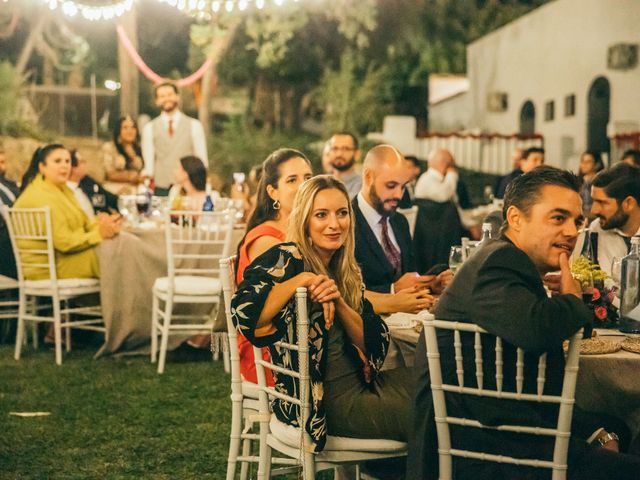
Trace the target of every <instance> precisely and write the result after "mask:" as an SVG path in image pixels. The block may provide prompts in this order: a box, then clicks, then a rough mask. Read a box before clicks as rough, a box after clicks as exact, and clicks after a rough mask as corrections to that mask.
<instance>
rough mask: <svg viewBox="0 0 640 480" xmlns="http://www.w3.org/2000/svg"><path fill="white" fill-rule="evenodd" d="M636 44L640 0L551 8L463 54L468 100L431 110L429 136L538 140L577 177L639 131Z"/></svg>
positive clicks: (591, 0)
mask: <svg viewBox="0 0 640 480" xmlns="http://www.w3.org/2000/svg"><path fill="white" fill-rule="evenodd" d="M639 42H640V0H556V1H554V2H551V3H548V4H546V5H544V6H542V7H539V8H537V9H536V10H534V11H532V12H530V13H528V14H527V15H524V16H523V17H521V18H519V19H517V20H515V21H513V22H511V23H509V24H507V25H505V26H504V27H502V28H500V29H498V30H496V31H494V32H492V33H490V34H488V35H486V36H484V37H482V38H480V39H479V40H477V41H475V42H473V43H472V44H470V45H469V46H468V47H467V68H468V79H469V91H468V92H467V93H461V94H460V93H459V94H457V95H453V96H451V97H449V98H445V99H439V101H437V102H433V103H432V104H431V105H430V110H429V117H430V120H429V121H430V130H431V131H434V130H438V131H442V130H446V129H449V131H454V130H460V129H464V130H467V131H481V132H498V133H502V134H511V133H520V134H524V135H529V134H533V133H538V134H541V135H543V136H544V144H545V148H546V150H547V162H548V163H549V164H552V165H556V166H559V167H566V168H572V169H575V168H576V167H577V157H578V156H579V154H580V153H581V152H582V151H583V150H585V149H594V150H598V151H601V152H608V151H609V139H610V138H611V137H613V136H614V135H616V134H622V133H630V132H638V131H640V67H639V66H638V49H639V45H638V44H639ZM462 126H464V127H462ZM461 127H462V128H461ZM614 155H615V153H614Z"/></svg>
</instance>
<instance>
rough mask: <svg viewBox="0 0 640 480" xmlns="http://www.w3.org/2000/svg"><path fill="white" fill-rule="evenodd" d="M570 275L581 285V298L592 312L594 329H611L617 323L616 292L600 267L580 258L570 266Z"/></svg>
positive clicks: (615, 287)
mask: <svg viewBox="0 0 640 480" xmlns="http://www.w3.org/2000/svg"><path fill="white" fill-rule="evenodd" d="M571 273H572V274H573V276H574V278H575V279H576V280H578V281H579V282H580V283H581V284H582V292H583V294H582V298H583V300H584V301H585V303H586V304H587V306H588V307H589V308H590V309H591V310H592V311H593V316H594V319H595V321H594V323H593V326H594V327H595V328H611V327H613V326H615V325H616V324H617V323H618V320H619V317H618V308H617V307H616V304H617V291H618V288H617V286H616V285H615V284H614V282H613V281H612V280H611V279H610V278H609V276H608V275H607V273H606V272H604V271H603V270H602V269H601V268H600V265H598V264H597V263H594V262H592V261H591V260H589V259H588V258H586V257H583V256H580V257H578V258H577V259H576V260H574V261H573V262H572V264H571Z"/></svg>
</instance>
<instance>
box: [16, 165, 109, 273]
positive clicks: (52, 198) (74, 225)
mask: <svg viewBox="0 0 640 480" xmlns="http://www.w3.org/2000/svg"><path fill="white" fill-rule="evenodd" d="M14 207H15V208H42V207H49V208H50V210H51V229H52V237H53V248H54V250H55V258H56V272H57V275H58V278H98V277H100V268H99V265H98V256H97V254H96V249H95V247H96V245H98V244H99V243H100V242H101V241H102V237H101V236H100V232H99V231H98V224H97V223H96V222H95V220H89V218H88V217H87V215H86V214H85V213H84V211H83V210H82V208H80V205H78V202H77V200H76V198H75V196H74V194H73V192H72V191H71V189H69V188H68V187H67V186H66V185H62V186H58V185H54V184H53V183H51V182H49V181H47V180H44V179H43V177H42V175H37V176H36V178H35V179H34V180H33V181H32V182H31V183H30V184H29V186H28V187H27V188H26V189H25V190H24V192H22V194H21V195H20V196H19V197H18V199H17V200H16V202H15V204H14ZM19 246H20V247H21V248H33V249H34V250H35V249H44V248H46V247H45V245H44V243H43V242H41V241H23V242H21V243H20V245H19ZM45 259H46V257H45V256H44V255H42V254H31V255H29V256H28V257H27V258H26V260H25V261H26V262H27V263H44V262H45V261H46V260H45ZM24 275H25V278H27V279H29V280H41V279H45V278H48V273H47V272H46V271H45V270H44V269H42V268H35V267H34V268H32V269H25V271H24Z"/></svg>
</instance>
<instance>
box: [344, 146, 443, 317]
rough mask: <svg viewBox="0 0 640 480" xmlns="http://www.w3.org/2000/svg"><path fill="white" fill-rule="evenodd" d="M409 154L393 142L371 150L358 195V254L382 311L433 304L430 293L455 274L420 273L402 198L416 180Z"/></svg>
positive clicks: (373, 299) (415, 309)
mask: <svg viewBox="0 0 640 480" xmlns="http://www.w3.org/2000/svg"><path fill="white" fill-rule="evenodd" d="M411 177H412V173H411V170H410V169H409V168H407V166H406V163H405V160H404V157H403V156H402V155H401V154H400V152H398V150H396V149H395V148H394V147H392V146H390V145H379V146H377V147H374V148H372V149H371V150H370V151H369V153H368V154H367V156H366V158H365V161H364V166H363V171H362V189H361V190H360V193H358V194H357V195H356V197H355V198H354V199H353V202H352V204H353V209H354V213H355V219H356V228H355V235H356V260H357V261H358V263H359V264H360V268H361V269H362V277H363V281H364V284H365V287H366V292H365V295H366V297H367V299H368V300H369V301H370V302H371V303H372V304H373V307H374V309H375V310H376V312H378V313H392V312H419V311H420V310H424V309H426V308H429V307H431V305H432V304H433V297H432V296H431V295H430V293H440V292H441V291H442V289H443V288H444V284H446V282H447V281H448V280H449V279H450V278H451V272H449V271H447V272H444V273H441V274H440V275H438V276H435V275H419V274H418V273H417V272H416V266H415V259H414V254H413V249H412V243H411V234H410V233H409V224H408V222H407V219H406V218H405V217H404V216H403V215H401V214H397V213H396V210H397V208H398V203H399V202H400V199H401V198H402V195H403V194H404V191H405V186H406V185H407V183H408V182H409V181H410V180H411Z"/></svg>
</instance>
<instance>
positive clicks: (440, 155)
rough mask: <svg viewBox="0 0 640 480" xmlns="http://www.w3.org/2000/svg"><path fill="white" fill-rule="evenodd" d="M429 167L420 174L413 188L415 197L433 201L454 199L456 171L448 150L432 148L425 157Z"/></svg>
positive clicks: (456, 182)
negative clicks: (427, 156)
mask: <svg viewBox="0 0 640 480" xmlns="http://www.w3.org/2000/svg"><path fill="white" fill-rule="evenodd" d="M427 162H428V163H429V169H428V170H427V171H426V172H424V173H423V174H422V175H420V178H419V179H418V183H417V184H416V188H415V197H416V198H424V199H426V200H432V201H434V202H440V203H442V202H449V201H453V202H455V201H456V189H457V187H458V172H457V170H456V168H455V164H454V160H453V155H451V152H449V150H446V149H444V148H439V149H437V150H433V151H432V152H431V153H430V154H429V158H428V159H427Z"/></svg>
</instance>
